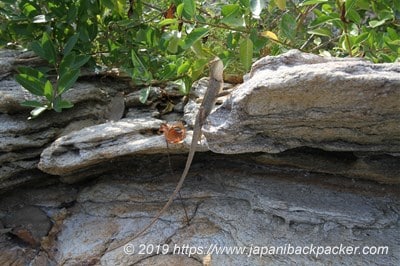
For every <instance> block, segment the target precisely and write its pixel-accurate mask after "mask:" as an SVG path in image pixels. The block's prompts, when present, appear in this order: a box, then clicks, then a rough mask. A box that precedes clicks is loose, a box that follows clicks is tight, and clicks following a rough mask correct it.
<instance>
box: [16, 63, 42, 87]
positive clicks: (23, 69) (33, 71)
mask: <svg viewBox="0 0 400 266" xmlns="http://www.w3.org/2000/svg"><path fill="white" fill-rule="evenodd" d="M38 69H39V68H38ZM38 69H35V68H32V67H18V69H17V70H18V72H19V73H20V74H27V75H28V76H32V77H35V78H37V79H38V80H40V81H41V82H43V84H44V83H45V82H46V77H45V75H44V74H43V72H41V71H39V70H38Z"/></svg>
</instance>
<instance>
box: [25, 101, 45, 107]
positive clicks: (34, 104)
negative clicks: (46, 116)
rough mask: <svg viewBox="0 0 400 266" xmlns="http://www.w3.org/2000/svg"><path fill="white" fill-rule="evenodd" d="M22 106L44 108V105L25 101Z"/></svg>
mask: <svg viewBox="0 0 400 266" xmlns="http://www.w3.org/2000/svg"><path fill="white" fill-rule="evenodd" d="M21 105H22V106H27V107H43V103H41V102H38V101H23V102H22V103H21Z"/></svg>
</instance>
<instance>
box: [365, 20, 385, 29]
mask: <svg viewBox="0 0 400 266" xmlns="http://www.w3.org/2000/svg"><path fill="white" fill-rule="evenodd" d="M385 22H386V20H371V21H369V22H368V24H369V26H370V27H371V28H376V27H379V26H381V25H383V24H385Z"/></svg>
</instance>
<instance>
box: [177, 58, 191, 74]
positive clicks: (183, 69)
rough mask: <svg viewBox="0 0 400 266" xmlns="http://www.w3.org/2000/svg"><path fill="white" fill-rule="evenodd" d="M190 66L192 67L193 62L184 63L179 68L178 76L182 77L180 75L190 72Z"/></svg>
mask: <svg viewBox="0 0 400 266" xmlns="http://www.w3.org/2000/svg"><path fill="white" fill-rule="evenodd" d="M190 65H191V62H190V61H186V62H183V63H182V64H181V65H180V66H179V67H178V70H177V72H176V73H177V74H178V76H180V75H182V74H186V73H187V72H188V70H189V68H190Z"/></svg>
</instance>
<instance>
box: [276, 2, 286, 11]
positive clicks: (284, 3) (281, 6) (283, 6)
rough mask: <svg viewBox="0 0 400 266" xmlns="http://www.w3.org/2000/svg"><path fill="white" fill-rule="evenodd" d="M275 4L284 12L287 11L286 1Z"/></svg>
mask: <svg viewBox="0 0 400 266" xmlns="http://www.w3.org/2000/svg"><path fill="white" fill-rule="evenodd" d="M275 4H276V6H277V7H278V8H279V9H280V10H282V11H284V10H285V9H286V0H275Z"/></svg>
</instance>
